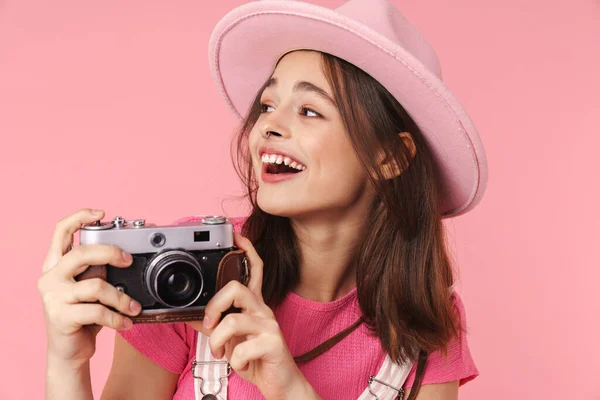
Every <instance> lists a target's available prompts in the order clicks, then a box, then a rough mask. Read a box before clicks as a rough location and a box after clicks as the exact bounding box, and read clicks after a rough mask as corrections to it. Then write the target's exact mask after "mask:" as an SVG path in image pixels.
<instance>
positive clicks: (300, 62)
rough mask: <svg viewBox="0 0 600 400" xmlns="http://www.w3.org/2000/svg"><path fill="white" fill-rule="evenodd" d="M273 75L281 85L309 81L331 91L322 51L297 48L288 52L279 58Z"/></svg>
mask: <svg viewBox="0 0 600 400" xmlns="http://www.w3.org/2000/svg"><path fill="white" fill-rule="evenodd" d="M272 77H274V78H277V81H278V82H279V85H281V86H289V87H291V86H292V85H294V83H296V82H297V81H309V82H311V83H313V84H315V85H317V86H319V87H321V88H322V89H324V90H325V91H326V92H328V93H331V89H330V87H329V83H328V82H327V78H326V77H325V74H324V73H323V65H322V58H321V53H319V52H316V51H308V50H296V51H292V52H290V53H287V54H286V55H285V56H283V57H282V58H281V60H279V63H278V64H277V67H276V68H275V71H273V75H272Z"/></svg>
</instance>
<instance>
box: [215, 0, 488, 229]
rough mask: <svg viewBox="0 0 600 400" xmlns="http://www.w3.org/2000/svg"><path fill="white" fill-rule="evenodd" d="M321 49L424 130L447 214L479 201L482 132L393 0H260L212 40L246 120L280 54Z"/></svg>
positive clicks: (223, 85) (225, 89)
mask: <svg viewBox="0 0 600 400" xmlns="http://www.w3.org/2000/svg"><path fill="white" fill-rule="evenodd" d="M299 49H310V50H318V51H321V52H324V53H328V54H331V55H334V56H337V57H339V58H342V59H344V60H346V61H348V62H350V63H352V64H354V65H355V66H357V67H359V68H360V69H362V70H363V71H365V72H367V73H368V74H369V75H371V76H372V77H373V78H375V79H376V80H377V81H378V82H379V83H381V84H382V85H383V86H384V87H385V88H386V89H387V90H388V91H389V92H390V93H391V94H392V95H393V96H395V97H396V99H397V100H398V101H399V102H400V104H402V106H403V107H404V108H405V109H406V111H407V112H408V113H409V115H410V116H411V117H412V118H413V120H414V121H415V123H416V124H417V125H418V127H419V129H420V130H421V132H422V133H423V135H424V137H425V139H426V140H427V143H428V145H429V146H430V148H431V150H432V152H433V156H434V158H435V161H436V162H437V163H438V168H439V171H440V178H441V180H442V181H441V185H442V186H441V188H442V204H441V208H442V215H443V216H444V217H449V216H457V215H459V214H464V213H465V212H467V211H469V210H471V209H472V208H473V207H475V205H477V204H478V203H479V201H480V200H481V197H482V196H483V193H484V191H485V187H486V184H487V160H486V155H485V151H484V148H483V145H482V143H481V140H480V138H479V134H478V133H477V130H476V128H475V126H474V124H473V122H472V121H471V119H470V118H469V116H468V115H467V112H466V111H465V109H464V108H463V107H462V106H461V105H460V104H459V102H458V101H457V99H456V98H455V97H454V95H453V94H452V93H451V92H450V90H449V89H448V88H447V87H446V85H445V84H444V83H443V82H442V73H441V69H440V63H439V60H438V57H437V55H436V53H435V51H434V50H433V48H432V47H431V45H430V44H429V43H428V42H427V41H426V40H425V38H424V37H423V36H422V35H421V33H420V32H419V31H417V29H416V28H415V27H414V26H413V25H412V24H411V23H410V22H408V21H407V20H406V18H405V17H404V16H403V15H402V14H401V13H400V11H399V10H398V9H397V8H396V7H395V6H394V5H392V4H391V3H390V2H388V1H386V0H350V1H348V2H347V3H345V4H343V5H342V6H340V7H338V8H336V9H333V10H332V9H329V8H325V7H320V6H316V5H314V4H309V3H304V2H301V1H294V0H262V1H252V2H249V3H247V4H244V5H242V6H240V7H238V8H235V9H234V10H232V11H231V12H229V13H228V14H227V15H225V16H224V17H223V18H222V19H221V20H220V21H219V22H218V23H217V25H216V27H215V28H214V30H213V33H212V36H211V39H210V44H209V62H210V69H211V74H212V77H213V79H214V80H215V82H216V83H217V85H218V87H219V89H220V90H221V92H222V94H223V96H224V97H225V100H226V101H227V104H229V106H230V107H231V109H232V110H233V112H234V113H235V115H236V116H238V117H239V118H243V117H244V116H245V115H246V114H247V112H248V110H249V108H250V106H251V103H252V101H253V99H254V97H255V96H256V94H257V92H258V90H259V89H260V88H261V87H262V85H263V84H264V83H265V82H266V80H267V79H269V77H270V75H271V73H272V72H273V69H274V67H275V65H276V63H277V61H278V60H279V58H280V57H281V56H282V55H283V54H285V53H288V52H289V51H292V50H299Z"/></svg>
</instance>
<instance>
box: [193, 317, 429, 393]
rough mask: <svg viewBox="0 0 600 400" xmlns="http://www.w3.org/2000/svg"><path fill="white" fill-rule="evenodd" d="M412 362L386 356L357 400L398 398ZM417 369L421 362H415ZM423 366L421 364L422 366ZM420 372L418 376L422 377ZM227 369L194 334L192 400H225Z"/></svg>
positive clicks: (305, 357)
mask: <svg viewBox="0 0 600 400" xmlns="http://www.w3.org/2000/svg"><path fill="white" fill-rule="evenodd" d="M362 323H363V319H362V318H359V319H358V320H357V321H356V322H355V323H353V324H352V325H350V326H349V327H348V328H346V329H344V330H343V331H341V332H339V333H338V334H336V335H335V336H333V337H331V338H329V339H327V340H326V341H324V342H323V343H321V344H320V345H318V346H317V347H315V348H314V349H312V350H310V351H308V352H306V353H304V354H302V355H300V356H297V357H294V361H296V363H298V364H299V363H305V362H308V361H310V360H312V359H314V358H315V357H317V356H319V355H320V354H323V353H324V352H325V351H327V350H329V349H330V348H332V347H333V346H334V345H335V344H337V343H338V342H340V341H341V340H342V339H344V338H345V337H346V336H348V335H349V334H350V333H351V332H352V331H354V330H355V329H356V328H358V327H359V326H360V325H361V324H362ZM412 366H413V363H412V362H408V363H406V364H402V365H400V364H396V363H395V362H393V361H392V360H391V358H390V357H389V355H386V357H385V360H384V362H383V365H382V366H381V368H380V369H379V372H378V373H377V375H375V376H371V377H370V378H369V380H368V382H367V388H366V389H365V391H364V392H363V393H362V394H361V396H360V397H359V398H358V400H367V399H374V398H375V399H402V396H403V394H404V390H403V389H402V386H403V384H404V381H405V380H406V378H407V377H408V375H409V373H410V371H411V370H412ZM419 366H421V362H419ZM423 367H424V364H423ZM418 369H421V371H418V372H420V374H419V375H421V377H422V374H423V371H422V369H423V368H418ZM231 371H232V369H231V366H229V364H228V363H227V361H225V360H217V359H215V358H214V357H213V356H212V354H211V352H210V346H209V344H208V336H206V335H204V334H202V333H201V332H198V341H197V344H196V359H195V360H194V361H193V362H192V376H193V377H194V391H195V396H196V400H227V384H228V380H229V379H228V378H229V375H231Z"/></svg>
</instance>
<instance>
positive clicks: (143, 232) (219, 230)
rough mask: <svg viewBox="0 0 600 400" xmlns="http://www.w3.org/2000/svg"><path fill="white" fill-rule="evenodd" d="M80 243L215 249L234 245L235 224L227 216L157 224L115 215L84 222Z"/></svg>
mask: <svg viewBox="0 0 600 400" xmlns="http://www.w3.org/2000/svg"><path fill="white" fill-rule="evenodd" d="M79 241H80V244H81V245H89V244H109V245H116V246H118V247H120V248H121V249H123V250H125V251H127V252H129V253H131V254H139V253H156V252H157V251H160V250H164V249H172V248H183V249H186V250H215V249H222V248H230V247H233V224H232V223H231V221H229V220H228V219H227V218H225V217H221V216H207V217H204V218H203V219H202V222H200V221H194V222H184V223H181V224H178V225H165V226H157V225H155V224H147V223H146V222H145V220H143V219H138V220H133V221H127V220H125V219H124V218H122V217H116V218H114V219H113V220H112V221H111V222H100V221H98V222H96V223H95V224H91V225H86V226H83V227H82V228H81V230H80V232H79Z"/></svg>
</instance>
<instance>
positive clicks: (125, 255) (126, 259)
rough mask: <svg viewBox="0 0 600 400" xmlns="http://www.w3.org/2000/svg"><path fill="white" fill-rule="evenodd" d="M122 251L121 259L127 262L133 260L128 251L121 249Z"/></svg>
mask: <svg viewBox="0 0 600 400" xmlns="http://www.w3.org/2000/svg"><path fill="white" fill-rule="evenodd" d="M122 253H123V260H125V261H127V262H130V261H131V260H133V257H131V254H129V253H128V252H126V251H123V252H122Z"/></svg>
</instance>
